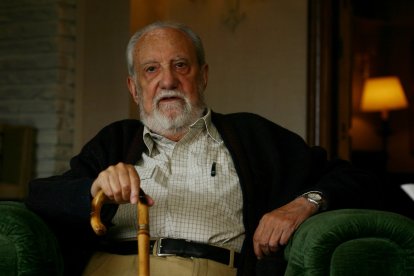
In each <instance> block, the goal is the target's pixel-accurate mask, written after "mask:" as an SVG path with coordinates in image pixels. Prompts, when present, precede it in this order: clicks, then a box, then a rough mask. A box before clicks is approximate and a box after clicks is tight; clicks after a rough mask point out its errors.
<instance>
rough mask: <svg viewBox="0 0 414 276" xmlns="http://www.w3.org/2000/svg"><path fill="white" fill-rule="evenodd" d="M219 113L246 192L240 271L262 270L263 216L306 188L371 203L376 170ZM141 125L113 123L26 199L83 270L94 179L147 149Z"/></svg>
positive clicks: (355, 203) (91, 244)
mask: <svg viewBox="0 0 414 276" xmlns="http://www.w3.org/2000/svg"><path fill="white" fill-rule="evenodd" d="M212 121H213V123H214V125H215V126H216V127H217V129H218V131H219V133H220V134H221V136H222V138H223V140H224V143H225V145H226V146H227V148H228V149H229V151H230V154H231V156H232V158H233V161H234V165H235V168H236V171H237V174H238V176H239V179H240V188H241V190H242V193H243V210H244V213H243V215H244V226H245V229H246V239H245V242H244V245H243V248H242V256H243V257H242V258H243V259H242V264H243V265H242V267H241V268H240V269H239V275H254V274H255V270H256V266H257V260H256V257H255V255H254V252H253V243H252V237H253V234H254V231H255V229H256V227H257V225H258V223H259V220H260V219H261V217H262V216H263V215H264V214H265V213H267V212H269V211H271V210H273V209H275V208H278V207H280V206H282V205H284V204H286V203H288V202H290V201H291V200H293V199H294V198H295V197H297V196H299V195H300V194H302V193H304V192H306V191H309V190H319V191H322V192H323V193H324V195H325V196H326V198H327V200H328V210H329V209H338V208H364V207H370V205H369V204H367V201H366V198H367V192H366V190H367V189H366V186H367V185H369V184H370V183H372V181H373V180H372V178H371V177H370V176H369V175H367V174H365V173H364V172H361V171H358V170H356V169H354V168H353V167H352V166H351V165H350V164H349V163H348V162H345V161H342V160H334V161H328V160H327V158H326V152H325V151H324V150H323V149H321V148H319V147H309V146H308V145H307V144H306V143H305V142H304V141H303V139H302V138H301V137H300V136H298V135H296V134H294V133H293V132H291V131H289V130H287V129H285V128H283V127H281V126H279V125H276V124H274V123H272V122H271V121H268V120H266V119H264V118H262V117H260V116H258V115H254V114H250V113H235V114H228V115H223V114H218V113H213V114H212ZM142 133H143V125H142V123H141V122H140V121H137V120H123V121H119V122H115V123H112V124H110V125H108V126H107V127H105V128H103V129H102V130H101V131H100V132H99V133H98V134H97V135H96V136H95V137H94V138H93V139H92V140H91V141H89V142H88V143H87V144H86V145H85V146H84V147H83V149H82V150H81V152H80V154H78V155H77V156H75V157H73V158H72V160H71V162H70V170H69V171H67V172H66V173H64V174H62V175H59V176H53V177H49V178H43V179H36V180H33V181H32V182H31V183H30V193H29V196H28V199H27V202H26V204H27V206H28V207H29V208H30V209H32V210H33V211H35V212H36V213H38V214H39V215H40V216H42V217H43V218H44V219H45V220H46V221H47V222H49V224H50V225H51V227H52V228H53V229H54V230H55V233H56V235H57V236H58V239H59V240H60V242H61V245H62V250H63V253H64V259H65V260H66V264H67V269H68V271H69V272H68V274H72V275H74V274H78V273H80V271H82V268H83V267H84V265H85V264H86V262H87V260H88V257H89V256H90V254H91V253H92V252H93V250H94V248H95V245H96V242H97V240H98V238H97V237H95V236H94V234H93V233H92V231H91V229H90V226H89V215H90V201H91V195H90V187H91V185H92V182H93V181H94V179H95V178H96V177H97V175H98V174H99V172H101V171H102V170H104V169H106V168H107V167H108V166H110V165H113V164H116V163H118V162H125V163H130V164H135V163H136V162H137V161H138V160H139V159H140V158H141V154H142V152H143V151H144V150H145V145H144V143H143V137H142ZM362 184H364V185H365V187H364V186H363V185H362ZM116 208H117V206H115V205H112V206H105V209H104V210H103V215H102V216H103V217H104V220H105V221H107V222H109V221H110V220H111V218H112V217H113V215H114V214H115V212H116ZM274 263H276V262H274ZM259 265H260V264H259Z"/></svg>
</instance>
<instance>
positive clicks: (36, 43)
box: [0, 0, 76, 177]
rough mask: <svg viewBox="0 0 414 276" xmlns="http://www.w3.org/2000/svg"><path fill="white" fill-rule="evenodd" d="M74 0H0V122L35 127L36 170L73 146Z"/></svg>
mask: <svg viewBox="0 0 414 276" xmlns="http://www.w3.org/2000/svg"><path fill="white" fill-rule="evenodd" d="M75 14H76V0H0V122H5V123H12V124H21V125H30V126H33V127H34V128H36V131H37V137H36V158H35V161H34V162H35V176H36V177H42V176H49V175H52V174H56V173H60V172H62V171H64V170H66V169H67V166H68V160H69V158H70V157H71V154H72V147H73V121H74V114H73V108H74V100H75V98H74V95H75V88H74V86H75V74H74V73H75V72H74V70H75V38H76V24H75V23H76V22H75V18H76V15H75Z"/></svg>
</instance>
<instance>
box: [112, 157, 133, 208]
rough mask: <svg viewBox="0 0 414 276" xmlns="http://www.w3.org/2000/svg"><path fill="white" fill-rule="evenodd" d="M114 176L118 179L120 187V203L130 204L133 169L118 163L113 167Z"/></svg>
mask: <svg viewBox="0 0 414 276" xmlns="http://www.w3.org/2000/svg"><path fill="white" fill-rule="evenodd" d="M114 173H115V175H116V177H118V183H119V187H120V196H121V197H122V203H126V202H130V197H131V188H132V187H131V186H132V183H131V174H136V171H135V169H134V168H133V167H132V166H131V165H126V164H124V163H118V164H117V165H116V166H115V172H114Z"/></svg>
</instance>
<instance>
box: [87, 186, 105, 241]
mask: <svg viewBox="0 0 414 276" xmlns="http://www.w3.org/2000/svg"><path fill="white" fill-rule="evenodd" d="M106 199H107V197H106V195H105V194H104V192H103V191H102V190H100V191H99V192H98V193H97V194H96V196H95V197H94V198H93V200H92V206H91V226H92V229H93V231H94V232H95V233H96V234H97V235H98V236H102V235H105V233H106V227H105V225H104V224H103V223H102V221H101V208H102V205H103V204H104V202H105V200H106Z"/></svg>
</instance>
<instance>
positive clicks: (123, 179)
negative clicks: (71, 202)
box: [91, 162, 154, 206]
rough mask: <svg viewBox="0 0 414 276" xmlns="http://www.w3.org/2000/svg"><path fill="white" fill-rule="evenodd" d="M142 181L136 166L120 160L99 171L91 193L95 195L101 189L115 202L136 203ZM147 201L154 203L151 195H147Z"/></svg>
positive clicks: (149, 203)
mask: <svg viewBox="0 0 414 276" xmlns="http://www.w3.org/2000/svg"><path fill="white" fill-rule="evenodd" d="M140 183H141V181H140V178H139V176H138V173H137V171H136V170H135V168H134V166H133V165H130V164H125V163H122V162H120V163H118V164H116V165H113V166H109V167H108V168H107V169H106V170H104V171H102V172H100V173H99V175H98V177H97V178H96V179H95V181H94V182H93V183H92V187H91V194H92V196H93V197H95V195H96V194H97V193H98V191H99V190H103V192H104V193H105V195H106V196H107V197H108V198H109V199H110V200H111V201H112V202H114V203H118V204H121V203H132V204H136V203H137V202H138V196H139V188H140ZM147 201H148V205H150V206H151V205H153V203H154V202H153V200H152V199H151V198H150V197H149V196H147Z"/></svg>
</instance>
